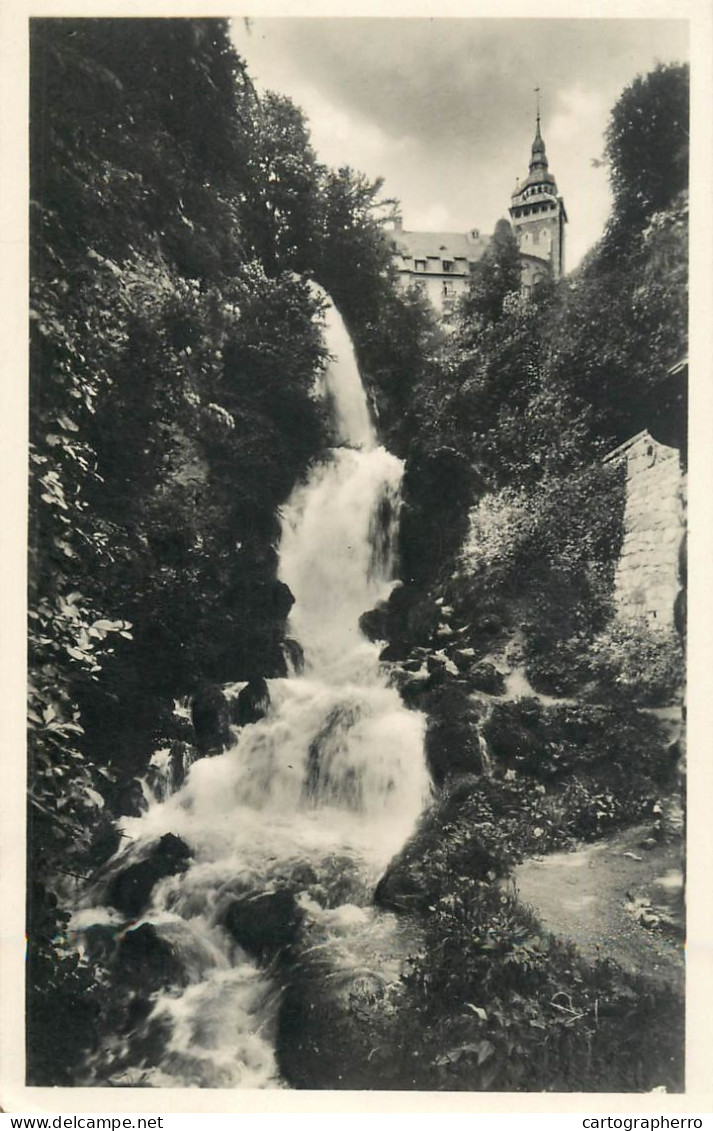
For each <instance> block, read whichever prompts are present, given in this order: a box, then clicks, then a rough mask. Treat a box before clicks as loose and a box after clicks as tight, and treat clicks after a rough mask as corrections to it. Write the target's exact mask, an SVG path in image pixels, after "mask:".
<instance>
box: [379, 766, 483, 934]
mask: <svg viewBox="0 0 713 1131" xmlns="http://www.w3.org/2000/svg"><path fill="white" fill-rule="evenodd" d="M476 781H477V779H476V778H474V777H472V776H471V777H469V778H462V779H459V781H458V783H457V786H456V787H455V788H454V789H453V790H449V791H448V792H446V793H445V795H444V797H443V799H442V800H441V802H440V803H439V804H438V805H437V806H436V807H435V808H434V810H432V812H431V814H429V816H428V817H427V818H426V819H425V821H424V822H423V824H422V825H421V827H420V828H419V829H418V830H417V832H416V833H415V835H414V836H413V837H412V838H411V840H410V841H409V842H408V843H407V844H406V846H405V847H404V848H403V849H402V850H401V852H400V853H399V854H398V855H397V856H395V857H394V859H393V860H392V861H391V862H390V864H389V865H388V867H387V869H386V871H385V872H384V874H383V876H382V877H381V879H380V880H379V882H378V884H377V885H376V889H375V891H374V903H375V904H376V906H377V907H381V908H382V909H383V910H385V911H394V912H396V913H399V914H404V913H406V914H414V913H419V914H422V913H425V912H428V911H429V909H432V908H433V906H434V904H436V903H437V902H438V900H439V898H440V895H441V876H442V875H443V870H444V868H446V869H448V868H457V869H458V872H459V873H462V874H467V875H469V876H471V877H472V878H473V879H476V880H480V881H491V880H493V879H495V877H497V876H498V875H500V874H502V872H503V866H502V864H501V863H499V862H498V861H497V860H496V859H495V857H494V856H492V855H491V854H490V853H489V852H488V851H487V850H486V849H485V848H483V847H481V845H480V844H479V843H478V841H477V840H476V839H475V833H474V830H473V828H472V823H471V822H470V821H468V820H467V819H466V817H465V816H463V807H464V806H465V805H467V802H468V799H469V798H470V796H471V795H472V793H473V790H474V788H475V782H476Z"/></svg>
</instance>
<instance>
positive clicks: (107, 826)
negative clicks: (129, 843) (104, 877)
mask: <svg viewBox="0 0 713 1131" xmlns="http://www.w3.org/2000/svg"><path fill="white" fill-rule="evenodd" d="M120 844H121V836H120V834H119V830H118V829H117V827H116V825H115V824H114V822H113V821H110V820H109V818H108V816H103V817H102V820H101V822H100V824H99V825H98V827H97V829H96V830H95V832H94V836H93V837H92V843H91V844H90V846H89V860H90V863H91V865H92V867H94V868H99V867H101V865H102V864H105V863H106V862H107V860H110V859H111V858H112V856H113V855H114V853H115V852H117V851H118V849H119V846H120Z"/></svg>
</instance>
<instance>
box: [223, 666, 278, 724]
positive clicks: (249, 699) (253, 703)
mask: <svg viewBox="0 0 713 1131" xmlns="http://www.w3.org/2000/svg"><path fill="white" fill-rule="evenodd" d="M269 709H270V689H269V688H268V686H267V680H265V679H263V678H262V676H259V677H258V678H256V679H251V680H250V682H249V683H247V684H246V685H245V687H244V688H243V689H242V691H241V692H240V694H239V695H238V697H237V699H234V700H233V702H232V704H231V718H232V720H233V722H234V723H235V724H236V725H237V726H240V727H244V726H248V725H249V724H250V723H257V722H259V721H260V719H264V718H265V716H266V715H267V712H268V711H269Z"/></svg>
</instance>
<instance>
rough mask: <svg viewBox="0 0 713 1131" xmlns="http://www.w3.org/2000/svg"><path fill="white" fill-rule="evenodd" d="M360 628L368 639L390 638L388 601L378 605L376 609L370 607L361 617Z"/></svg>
mask: <svg viewBox="0 0 713 1131" xmlns="http://www.w3.org/2000/svg"><path fill="white" fill-rule="evenodd" d="M359 628H360V629H361V631H362V632H363V633H364V636H366V638H367V640H388V639H389V613H388V608H387V606H386V602H383V601H382V603H381V604H380V605H377V607H376V608H375V609H368V610H367V612H365V613H362V614H361V616H360V617H359Z"/></svg>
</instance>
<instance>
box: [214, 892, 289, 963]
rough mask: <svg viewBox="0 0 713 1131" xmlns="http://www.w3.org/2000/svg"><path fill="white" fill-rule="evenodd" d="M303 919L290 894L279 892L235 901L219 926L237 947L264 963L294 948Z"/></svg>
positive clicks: (264, 893)
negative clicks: (221, 926) (223, 928)
mask: <svg viewBox="0 0 713 1131" xmlns="http://www.w3.org/2000/svg"><path fill="white" fill-rule="evenodd" d="M303 918H304V912H303V911H302V908H301V907H300V906H299V904H298V902H297V900H296V898H295V895H294V893H293V892H291V891H288V890H287V889H284V888H281V889H280V890H278V891H273V892H263V893H261V894H260V895H253V896H246V897H245V898H243V899H236V900H235V901H234V902H233V903H231V904H230V906H229V907H228V909H227V911H226V913H225V916H224V918H223V926H224V927H225V929H226V930H227V931H228V933H229V934H230V935H231V936H232V938H233V939H234V940H235V942H236V943H237V944H238V946H241V947H242V948H243V950H246V951H247V952H248V954H251V955H252V956H253V957H254V958H257V959H259V960H260V961H262V962H267V961H270V960H271V959H272V958H275V957H276V956H277V955H278V954H280V953H281V952H283V951H285V950H288V951H289V949H290V948H291V947H292V946H294V944H295V942H296V941H297V938H298V936H299V932H300V928H301V926H302V920H303Z"/></svg>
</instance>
